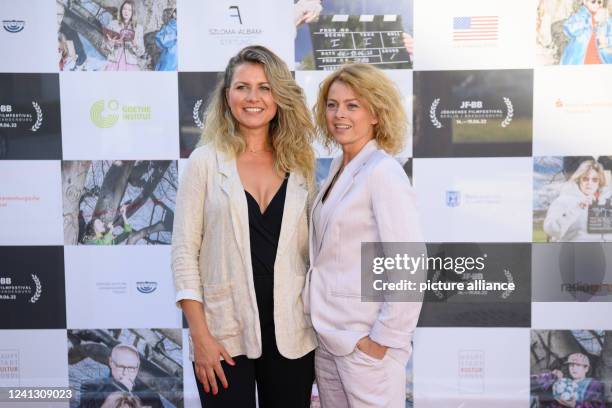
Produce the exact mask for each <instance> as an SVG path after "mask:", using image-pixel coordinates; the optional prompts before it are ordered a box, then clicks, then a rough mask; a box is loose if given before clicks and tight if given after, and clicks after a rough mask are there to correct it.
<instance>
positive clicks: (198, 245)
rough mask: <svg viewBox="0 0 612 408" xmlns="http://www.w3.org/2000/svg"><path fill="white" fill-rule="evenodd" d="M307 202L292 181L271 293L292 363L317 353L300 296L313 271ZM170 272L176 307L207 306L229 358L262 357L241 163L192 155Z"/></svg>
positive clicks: (302, 184)
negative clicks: (310, 269) (192, 302)
mask: <svg viewBox="0 0 612 408" xmlns="http://www.w3.org/2000/svg"><path fill="white" fill-rule="evenodd" d="M307 199H308V189H307V184H306V181H305V180H304V178H303V177H301V176H300V175H298V174H297V173H291V174H290V176H289V180H288V183H287V193H286V198H285V206H284V210H283V221H282V226H281V231H280V237H279V244H278V250H277V253H276V261H275V264H274V292H273V293H274V324H275V326H276V342H277V346H278V350H279V351H280V353H281V354H282V355H283V356H285V357H287V358H292V359H295V358H298V357H301V356H303V355H305V354H306V353H308V352H310V351H311V350H313V349H314V348H315V347H316V338H315V335H314V332H313V329H312V323H311V322H310V319H309V318H308V317H307V316H306V315H305V314H304V307H303V304H302V299H301V296H300V294H301V292H302V289H303V287H304V280H305V275H306V270H307V268H308V217H307V211H308V206H307ZM172 271H173V272H174V286H175V289H176V301H177V302H178V301H180V300H182V299H192V300H196V301H198V302H203V303H204V312H205V316H206V321H207V323H208V327H209V329H210V332H211V334H212V335H213V336H215V337H216V338H217V340H219V341H220V342H221V343H222V344H223V346H224V347H225V348H226V349H227V351H228V352H229V354H230V355H231V356H238V355H246V356H247V357H249V358H257V357H259V356H261V348H262V346H261V330H260V324H259V314H258V310H257V300H256V298H255V288H254V285H253V269H252V264H251V249H250V241H249V216H248V207H247V201H246V196H245V192H244V187H243V186H242V183H241V181H240V177H239V175H238V170H237V167H236V160H235V159H234V158H231V157H228V156H227V155H225V154H223V153H221V152H219V151H217V150H216V149H214V148H213V147H212V146H208V145H207V146H202V147H199V148H197V149H196V150H194V151H193V153H192V154H191V156H190V157H189V160H188V161H187V165H186V168H185V169H184V172H183V174H182V176H181V182H180V185H179V189H178V193H177V197H176V210H175V215H174V230H173V234H172ZM177 305H178V303H177ZM191 355H192V354H191ZM192 359H193V355H192Z"/></svg>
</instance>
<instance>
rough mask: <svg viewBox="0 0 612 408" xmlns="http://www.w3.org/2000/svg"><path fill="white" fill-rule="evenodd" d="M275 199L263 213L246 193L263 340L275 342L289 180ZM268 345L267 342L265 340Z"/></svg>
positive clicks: (286, 177)
mask: <svg viewBox="0 0 612 408" xmlns="http://www.w3.org/2000/svg"><path fill="white" fill-rule="evenodd" d="M288 179H289V178H288V176H285V180H283V184H281V186H280V188H279V189H278V191H277V192H276V194H275V195H274V197H272V201H270V204H268V208H266V210H265V211H264V212H263V213H262V212H261V210H260V209H259V204H257V200H255V198H253V196H252V195H251V194H249V192H248V191H246V190H245V191H244V192H245V194H246V198H247V204H248V207H249V236H250V241H251V263H252V265H253V282H254V284H255V295H256V298H257V308H258V309H259V321H260V324H261V329H262V337H264V338H265V337H267V336H266V334H271V335H272V338H274V298H273V293H274V261H275V260H276V249H277V248H278V238H279V236H280V230H281V224H282V221H283V210H284V208H285V196H286V193H287V180H288ZM262 340H263V339H262ZM263 341H264V342H265V340H263Z"/></svg>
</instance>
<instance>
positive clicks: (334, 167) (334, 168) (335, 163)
mask: <svg viewBox="0 0 612 408" xmlns="http://www.w3.org/2000/svg"><path fill="white" fill-rule="evenodd" d="M341 164H342V156H337V157H335V158H334V159H333V160H332V163H331V165H330V166H329V173H328V174H327V178H326V179H325V181H324V182H323V184H322V185H321V188H320V189H319V192H318V193H317V195H316V197H315V199H314V201H313V202H312V206H311V207H310V223H309V225H308V227H309V231H310V233H309V238H308V239H309V242H310V245H309V246H308V247H309V248H310V251H309V255H310V263H311V264H312V263H313V262H314V259H315V252H316V255H318V254H319V249H320V248H321V245H320V243H321V239H319V242H318V243H317V242H315V241H314V235H315V234H314V233H313V232H314V217H313V216H314V210H315V207H316V206H317V205H323V203H321V199H322V198H323V194H325V192H326V191H327V189H328V188H329V185H330V184H331V182H332V180H333V178H334V174H336V173H337V172H338V169H340V165H341ZM317 237H319V238H321V237H322V235H321V233H320V232H319V233H317ZM315 247H316V251H315V250H314V249H315Z"/></svg>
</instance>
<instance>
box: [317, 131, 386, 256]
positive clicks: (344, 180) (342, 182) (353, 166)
mask: <svg viewBox="0 0 612 408" xmlns="http://www.w3.org/2000/svg"><path fill="white" fill-rule="evenodd" d="M377 148H378V145H377V144H376V141H374V140H371V141H369V142H368V143H367V144H366V145H365V146H364V147H363V148H362V149H361V151H360V152H359V153H358V154H357V156H355V157H354V158H353V160H351V161H350V162H349V164H348V165H347V166H346V168H345V169H344V174H341V175H340V176H339V177H338V179H337V180H336V185H335V186H334V187H333V190H334V192H330V193H329V194H328V196H327V201H326V202H325V206H326V208H325V209H323V208H322V209H321V216H322V217H323V222H322V228H321V231H317V237H318V238H319V242H318V246H317V254H318V253H319V251H320V250H321V246H322V245H323V237H324V236H325V232H326V230H327V226H328V225H329V220H330V219H331V218H332V216H333V215H334V213H335V212H336V209H337V208H338V203H339V202H340V201H341V200H342V199H343V198H344V196H345V195H346V193H348V191H349V190H350V188H351V186H352V185H353V181H354V180H355V176H357V174H358V173H359V171H360V170H361V169H362V167H363V166H364V165H365V164H366V163H367V161H368V159H369V158H370V156H371V155H372V153H374V152H375V151H376V149H377ZM336 160H337V162H336V161H334V164H335V166H333V167H334V168H333V170H334V171H333V173H332V171H331V170H330V174H329V176H328V178H327V181H326V186H325V188H322V189H321V191H320V192H319V195H318V197H317V199H318V200H320V199H321V197H322V194H323V193H324V192H325V191H326V190H327V188H328V187H329V184H330V183H331V180H332V179H333V177H334V174H336V172H337V171H338V169H339V168H340V163H341V162H342V156H340V157H337V158H336ZM343 176H344V177H343ZM336 190H337V191H336ZM338 191H339V192H340V193H339V194H336V193H338ZM320 205H322V204H320ZM313 208H314V206H313ZM311 218H312V217H311Z"/></svg>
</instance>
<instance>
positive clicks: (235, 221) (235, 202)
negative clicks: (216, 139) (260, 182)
mask: <svg viewBox="0 0 612 408" xmlns="http://www.w3.org/2000/svg"><path fill="white" fill-rule="evenodd" d="M217 166H218V169H219V173H221V190H223V192H224V193H225V194H227V196H228V202H229V204H230V216H231V218H232V229H233V230H234V237H235V238H236V242H237V243H238V248H239V250H240V255H241V256H242V261H243V263H244V264H245V265H247V266H250V265H251V253H250V242H249V235H248V231H249V209H248V206H247V202H246V196H245V193H244V188H243V187H242V182H241V181H240V176H239V174H238V169H237V168H236V160H235V159H233V158H228V157H227V156H226V155H225V154H223V153H222V152H219V151H217ZM247 270H250V268H247Z"/></svg>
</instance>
